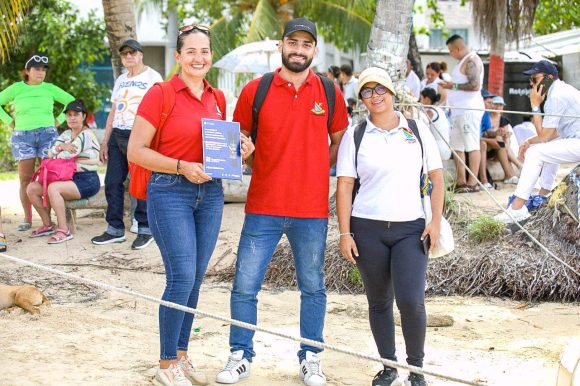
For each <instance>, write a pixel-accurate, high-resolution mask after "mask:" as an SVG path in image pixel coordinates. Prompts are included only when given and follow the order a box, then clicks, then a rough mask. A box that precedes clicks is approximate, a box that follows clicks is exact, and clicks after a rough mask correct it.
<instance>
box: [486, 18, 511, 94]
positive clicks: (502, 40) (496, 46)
mask: <svg viewBox="0 0 580 386" xmlns="http://www.w3.org/2000/svg"><path fill="white" fill-rule="evenodd" d="M506 24H507V19H506V18H505V17H501V18H499V22H498V31H497V39H494V40H491V41H490V49H489V73H488V77H487V89H488V90H489V92H491V93H492V94H493V95H499V96H503V80H504V61H503V55H504V53H505V45H506Z"/></svg>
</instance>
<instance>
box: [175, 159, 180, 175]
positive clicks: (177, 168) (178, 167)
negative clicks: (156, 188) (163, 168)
mask: <svg viewBox="0 0 580 386" xmlns="http://www.w3.org/2000/svg"><path fill="white" fill-rule="evenodd" d="M179 169H181V160H180V159H178V160H177V167H176V171H177V174H178V175H179V174H180V173H179Z"/></svg>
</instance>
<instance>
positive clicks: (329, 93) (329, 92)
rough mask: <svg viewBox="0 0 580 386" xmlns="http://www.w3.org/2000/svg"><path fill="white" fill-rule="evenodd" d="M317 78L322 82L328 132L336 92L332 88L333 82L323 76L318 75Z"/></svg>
mask: <svg viewBox="0 0 580 386" xmlns="http://www.w3.org/2000/svg"><path fill="white" fill-rule="evenodd" d="M318 77H319V78H320V80H321V81H322V86H323V87H324V93H325V94H326V104H327V105H328V118H327V121H326V127H327V128H328V130H330V124H331V123H332V117H333V115H334V104H335V102H336V91H335V88H334V82H333V81H332V80H330V79H328V78H327V77H326V76H324V75H318Z"/></svg>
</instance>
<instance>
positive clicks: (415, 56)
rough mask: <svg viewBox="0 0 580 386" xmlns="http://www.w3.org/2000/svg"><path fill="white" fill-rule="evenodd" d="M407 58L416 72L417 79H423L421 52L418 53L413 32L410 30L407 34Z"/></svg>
mask: <svg viewBox="0 0 580 386" xmlns="http://www.w3.org/2000/svg"><path fill="white" fill-rule="evenodd" d="M407 59H409V60H410V61H411V65H412V66H413V71H415V74H417V76H418V77H419V79H423V78H424V77H425V76H424V74H423V63H422V62H421V54H420V53H419V47H417V40H416V39H415V33H414V32H411V35H410V36H409V53H408V54H407Z"/></svg>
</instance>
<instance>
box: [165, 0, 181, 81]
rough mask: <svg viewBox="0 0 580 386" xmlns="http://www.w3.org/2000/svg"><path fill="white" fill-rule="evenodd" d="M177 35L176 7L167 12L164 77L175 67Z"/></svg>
mask: <svg viewBox="0 0 580 386" xmlns="http://www.w3.org/2000/svg"><path fill="white" fill-rule="evenodd" d="M178 34H179V14H178V13H177V7H174V8H169V9H168V10H167V39H166V42H165V76H167V75H168V74H169V73H170V72H171V71H172V70H173V67H174V66H175V57H174V56H173V52H174V51H175V48H176V47H177V35H178Z"/></svg>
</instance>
